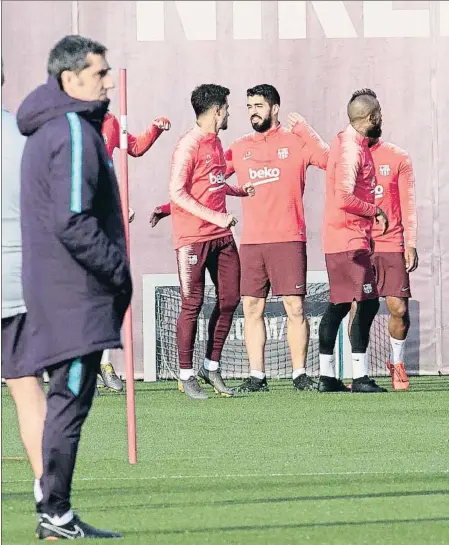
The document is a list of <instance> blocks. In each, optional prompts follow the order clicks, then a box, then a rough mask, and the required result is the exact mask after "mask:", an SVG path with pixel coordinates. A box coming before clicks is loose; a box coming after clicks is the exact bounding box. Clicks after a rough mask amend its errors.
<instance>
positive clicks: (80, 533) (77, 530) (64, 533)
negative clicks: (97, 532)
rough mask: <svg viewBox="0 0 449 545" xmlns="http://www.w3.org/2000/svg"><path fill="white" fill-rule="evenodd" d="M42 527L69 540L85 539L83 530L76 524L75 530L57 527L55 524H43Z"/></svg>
mask: <svg viewBox="0 0 449 545" xmlns="http://www.w3.org/2000/svg"><path fill="white" fill-rule="evenodd" d="M42 526H43V527H44V528H47V530H51V531H52V532H54V533H55V534H59V535H60V536H63V537H67V538H68V539H76V538H78V536H79V537H84V532H83V531H82V530H81V528H80V527H79V526H78V525H77V524H75V525H74V527H73V528H74V530H73V531H72V530H67V529H66V528H63V527H62V526H56V525H55V524H49V523H46V522H43V523H42Z"/></svg>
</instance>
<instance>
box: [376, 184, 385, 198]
mask: <svg viewBox="0 0 449 545" xmlns="http://www.w3.org/2000/svg"><path fill="white" fill-rule="evenodd" d="M383 196H384V188H383V187H382V186H381V185H376V187H375V188H374V198H375V199H383Z"/></svg>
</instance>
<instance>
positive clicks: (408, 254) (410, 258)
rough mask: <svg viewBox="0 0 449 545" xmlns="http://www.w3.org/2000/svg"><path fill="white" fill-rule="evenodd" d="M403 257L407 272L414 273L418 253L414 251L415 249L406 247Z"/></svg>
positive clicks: (416, 266)
mask: <svg viewBox="0 0 449 545" xmlns="http://www.w3.org/2000/svg"><path fill="white" fill-rule="evenodd" d="M404 257H405V266H406V268H407V272H408V273H411V272H413V271H416V269H417V268H418V262H419V258H418V252H417V251H416V248H411V247H410V246H408V247H407V248H406V249H405V253H404Z"/></svg>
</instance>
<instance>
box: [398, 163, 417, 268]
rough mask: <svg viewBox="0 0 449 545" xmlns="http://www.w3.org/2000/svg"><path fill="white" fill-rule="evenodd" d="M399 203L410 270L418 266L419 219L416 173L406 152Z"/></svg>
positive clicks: (406, 256) (399, 186)
mask: <svg viewBox="0 0 449 545" xmlns="http://www.w3.org/2000/svg"><path fill="white" fill-rule="evenodd" d="M398 189H399V205H400V207H401V217H402V225H403V226H404V238H405V263H406V267H407V271H408V272H413V271H415V270H416V269H417V268H418V261H419V260H418V252H417V251H416V239H417V231H418V220H417V212H416V194H415V175H414V173H413V165H412V160H411V159H410V156H409V155H408V154H406V155H405V156H404V159H403V160H402V161H401V164H400V166H399V176H398Z"/></svg>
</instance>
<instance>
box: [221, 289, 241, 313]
mask: <svg viewBox="0 0 449 545" xmlns="http://www.w3.org/2000/svg"><path fill="white" fill-rule="evenodd" d="M239 303H240V293H229V294H228V295H227V296H226V297H225V298H224V299H223V300H222V301H220V310H221V312H228V313H233V312H234V311H235V309H236V308H237V307H238V306H239Z"/></svg>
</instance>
